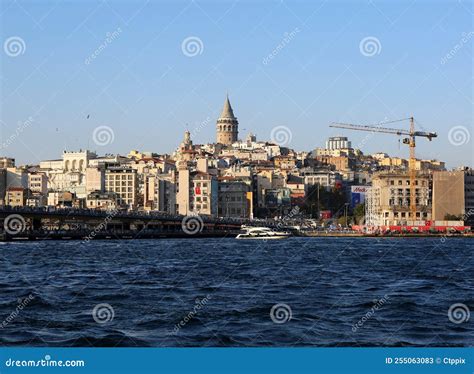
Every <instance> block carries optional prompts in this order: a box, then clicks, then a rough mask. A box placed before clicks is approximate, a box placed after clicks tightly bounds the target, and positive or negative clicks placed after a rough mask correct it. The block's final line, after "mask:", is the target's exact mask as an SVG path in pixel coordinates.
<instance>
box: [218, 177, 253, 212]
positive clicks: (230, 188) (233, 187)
mask: <svg viewBox="0 0 474 374" xmlns="http://www.w3.org/2000/svg"><path fill="white" fill-rule="evenodd" d="M218 188H219V190H218V191H219V192H218V199H219V200H218V201H219V204H218V215H219V217H231V218H250V217H251V216H252V193H251V191H250V186H249V185H248V184H247V183H245V182H243V181H241V180H239V179H236V178H233V177H221V178H219V187H218Z"/></svg>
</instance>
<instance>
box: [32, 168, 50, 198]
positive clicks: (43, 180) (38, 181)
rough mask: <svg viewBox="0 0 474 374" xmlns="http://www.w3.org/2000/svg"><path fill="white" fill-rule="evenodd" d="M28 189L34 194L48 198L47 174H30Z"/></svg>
mask: <svg viewBox="0 0 474 374" xmlns="http://www.w3.org/2000/svg"><path fill="white" fill-rule="evenodd" d="M28 188H29V189H30V190H31V191H32V192H37V193H40V194H42V195H45V196H46V195H47V193H48V178H47V177H46V174H45V173H38V172H35V173H30V174H28Z"/></svg>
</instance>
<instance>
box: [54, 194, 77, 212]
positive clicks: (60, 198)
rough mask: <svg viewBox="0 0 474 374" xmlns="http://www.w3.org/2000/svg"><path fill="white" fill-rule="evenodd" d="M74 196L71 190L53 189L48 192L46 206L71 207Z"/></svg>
mask: <svg viewBox="0 0 474 374" xmlns="http://www.w3.org/2000/svg"><path fill="white" fill-rule="evenodd" d="M75 200H76V197H75V195H74V194H73V193H72V192H68V191H62V192H58V191H53V192H49V193H48V206H52V207H56V208H72V207H73V206H74V205H77V204H75V203H74V202H75Z"/></svg>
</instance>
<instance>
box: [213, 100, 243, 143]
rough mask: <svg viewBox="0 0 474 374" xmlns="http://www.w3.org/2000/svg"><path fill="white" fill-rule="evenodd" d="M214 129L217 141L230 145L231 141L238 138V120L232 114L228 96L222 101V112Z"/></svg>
mask: <svg viewBox="0 0 474 374" xmlns="http://www.w3.org/2000/svg"><path fill="white" fill-rule="evenodd" d="M216 129H217V134H216V136H217V143H220V144H223V145H232V143H234V142H236V141H237V140H238V136H239V121H237V118H236V117H235V115H234V111H233V110H232V106H231V105H230V101H229V97H228V96H227V97H226V100H225V102H224V108H223V109H222V113H221V115H220V116H219V118H218V119H217V125H216Z"/></svg>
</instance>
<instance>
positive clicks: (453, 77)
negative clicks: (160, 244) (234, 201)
mask: <svg viewBox="0 0 474 374" xmlns="http://www.w3.org/2000/svg"><path fill="white" fill-rule="evenodd" d="M0 12H1V20H0V24H1V30H0V33H1V41H2V47H3V44H4V42H5V41H6V40H7V39H8V38H10V37H12V36H16V37H20V38H21V39H22V40H23V41H24V43H25V46H26V48H25V49H24V50H23V51H22V52H23V53H21V54H19V55H18V56H9V55H7V54H6V52H5V47H4V48H2V50H0V52H1V66H0V72H1V81H0V82H1V121H2V122H1V136H2V142H5V139H11V137H12V135H13V137H14V139H13V140H12V141H10V142H9V144H8V145H7V147H5V146H4V147H3V149H1V153H2V155H6V156H10V157H15V158H16V159H17V161H18V163H37V162H38V161H39V160H43V159H52V158H59V157H60V155H61V153H62V151H63V150H64V149H67V150H76V149H79V148H82V149H84V148H89V149H92V150H96V151H97V152H99V153H100V154H103V153H106V152H107V153H127V152H128V151H129V150H131V149H139V150H143V151H154V152H158V153H165V152H172V151H173V150H174V149H175V148H176V147H177V146H178V144H179V142H180V141H181V139H182V136H183V131H184V130H185V128H186V124H188V128H189V129H190V130H191V131H193V130H195V129H196V128H198V129H199V130H195V131H193V132H194V140H195V142H198V143H204V142H211V141H214V140H215V120H216V118H217V117H218V114H219V112H220V110H221V108H222V105H223V103H224V99H225V94H226V92H227V91H228V92H229V96H230V100H231V103H232V106H233V108H234V112H235V114H236V116H237V117H238V119H239V122H240V136H241V137H244V136H245V135H246V134H247V133H248V132H249V131H252V132H254V133H256V134H257V137H258V138H259V139H261V140H264V139H269V138H270V132H271V130H272V128H273V127H275V126H277V125H284V126H287V127H288V128H290V129H291V132H292V141H291V143H290V146H291V147H292V148H295V149H298V150H311V149H314V148H315V147H317V146H322V145H323V144H324V142H325V140H326V138H327V137H328V136H331V135H340V134H344V135H348V136H349V137H350V138H351V140H352V141H353V144H354V145H357V144H363V146H362V150H363V151H364V152H366V153H370V152H378V151H384V152H388V153H389V154H391V155H394V156H396V155H398V156H406V155H407V154H408V150H407V149H406V147H405V146H403V145H401V146H400V149H399V143H398V139H397V137H395V136H392V135H375V136H373V137H371V138H370V139H366V137H367V134H365V133H357V132H350V131H346V130H336V129H330V128H329V127H328V124H329V123H330V122H331V121H344V122H352V123H363V124H368V123H377V122H380V121H383V120H384V119H390V120H391V119H397V118H404V117H407V116H410V115H414V116H415V118H416V119H417V121H418V123H419V124H421V126H423V128H425V129H426V130H430V131H437V132H438V134H439V138H438V139H436V140H434V141H433V142H432V143H429V142H428V141H427V140H425V139H420V140H419V141H418V148H417V151H418V156H419V157H423V158H438V159H442V160H445V161H447V162H448V164H449V166H456V165H460V164H464V165H470V166H472V165H473V148H474V147H473V141H474V139H473V138H474V133H473V69H472V66H473V57H472V52H473V41H474V33H473V30H474V29H473V24H472V20H473V6H472V2H469V1H454V0H452V1H428V0H426V1H418V0H417V1H412V0H410V1H340V2H337V1H336V2H334V1H328V2H316V1H299V2H292V1H229V2H225V1H190V2H185V1H182V2H181V1H167V2H164V1H120V2H116V1H111V0H108V1H102V2H95V1H69V2H64V1H27V2H25V1H16V2H10V1H8V0H7V1H2V2H1V10H0ZM120 30H121V31H120ZM114 31H116V37H115V38H113V40H110V43H108V44H107V46H106V47H105V48H103V49H102V50H98V49H99V47H100V45H101V44H102V43H104V42H105V41H106V34H107V33H108V32H109V33H113V32H114ZM292 32H293V34H292V37H290V38H287V42H285V41H284V38H285V33H292ZM470 33H471V34H470ZM463 35H464V36H466V35H467V36H468V37H467V41H466V38H464V41H463ZM190 36H194V37H198V38H199V39H200V40H201V41H202V45H203V48H202V50H201V52H202V53H200V54H197V55H196V56H193V57H189V56H186V55H185V54H184V53H183V50H182V42H183V40H184V39H186V38H188V37H190ZM366 37H373V38H376V39H377V40H378V42H379V44H378V45H376V52H377V53H376V54H375V55H373V56H365V55H364V54H363V53H361V49H360V47H361V45H360V42H361V40H362V39H364V38H366ZM288 39H291V40H288ZM278 45H282V46H283V47H282V48H277V47H278ZM456 46H457V47H456ZM20 48H22V47H20ZM274 50H276V53H275V56H274V57H273V58H272V59H270V60H269V61H267V63H266V64H265V63H264V62H263V61H264V59H265V58H266V57H267V56H268V55H269V54H271V53H272V51H274ZM95 51H98V54H97V56H96V58H95V59H94V60H92V61H91V62H90V64H86V63H85V60H86V59H87V58H89V57H90V56H91V55H92V54H93V53H94V52H95ZM10 54H11V53H10ZM366 54H367V53H366ZM369 54H370V51H369ZM448 54H450V58H449V59H446V56H447V55H448ZM443 59H444V60H443ZM88 115H90V118H89V119H87V118H86V117H87V116H88ZM30 116H32V117H33V119H34V121H33V122H32V123H31V125H28V126H26V128H24V129H23V130H22V131H20V132H19V133H18V131H17V130H16V129H17V127H18V122H19V121H20V122H23V121H25V120H26V119H28V117H30ZM104 125H105V126H110V127H111V128H112V129H113V131H114V141H113V143H111V144H108V145H106V146H98V145H96V144H94V142H93V141H92V133H93V131H94V129H95V128H96V127H97V126H104ZM394 126H396V125H394ZM399 126H404V127H406V126H408V123H404V124H399ZM454 126H463V127H464V128H465V129H466V130H467V131H468V134H467V135H468V136H470V138H471V139H470V141H469V142H467V141H461V143H463V144H461V145H453V144H452V142H450V141H449V138H448V133H449V130H450V129H451V128H452V127H454ZM462 131H465V130H463V129H461V132H462ZM17 133H18V134H17ZM461 135H466V134H461ZM364 139H365V140H364Z"/></svg>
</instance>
